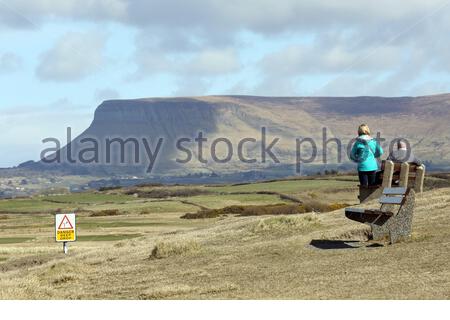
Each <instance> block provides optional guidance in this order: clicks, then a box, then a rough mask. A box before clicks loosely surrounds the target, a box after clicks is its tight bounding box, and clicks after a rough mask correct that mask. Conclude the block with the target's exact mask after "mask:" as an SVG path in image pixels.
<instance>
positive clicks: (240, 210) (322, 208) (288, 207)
mask: <svg viewBox="0 0 450 320" xmlns="http://www.w3.org/2000/svg"><path fill="white" fill-rule="evenodd" d="M348 206H349V204H347V203H331V204H327V203H322V202H320V201H315V200H309V201H305V202H303V203H301V204H284V203H279V204H273V205H264V206H262V205H259V206H256V205H253V206H236V205H235V206H229V207H225V208H221V209H201V210H199V211H198V212H196V213H186V214H185V215H183V216H181V218H182V219H206V218H218V217H220V216H226V215H229V214H234V215H238V216H267V215H290V214H299V213H306V212H330V211H334V210H338V209H341V208H345V207H348Z"/></svg>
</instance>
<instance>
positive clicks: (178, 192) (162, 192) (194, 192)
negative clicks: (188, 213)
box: [126, 188, 211, 199]
mask: <svg viewBox="0 0 450 320" xmlns="http://www.w3.org/2000/svg"><path fill="white" fill-rule="evenodd" d="M210 193H211V192H210V191H208V190H202V189H192V188H184V189H170V188H156V189H152V190H149V191H140V190H135V189H134V190H129V191H127V192H126V194H128V195H130V194H137V195H138V197H139V198H156V199H164V198H169V197H193V196H198V195H203V194H210Z"/></svg>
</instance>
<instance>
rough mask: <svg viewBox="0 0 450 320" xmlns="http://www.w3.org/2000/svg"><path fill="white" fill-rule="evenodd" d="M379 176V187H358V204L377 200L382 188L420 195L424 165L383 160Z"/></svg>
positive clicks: (423, 177) (423, 178)
mask: <svg viewBox="0 0 450 320" xmlns="http://www.w3.org/2000/svg"><path fill="white" fill-rule="evenodd" d="M381 176H382V180H381V184H380V185H376V186H369V187H365V186H359V196H358V198H359V201H360V203H363V202H367V201H370V200H374V199H376V198H379V197H380V196H381V193H382V190H383V189H384V188H391V187H404V188H412V189H414V191H415V192H416V193H422V192H423V182H424V180H425V165H423V164H422V165H417V164H415V163H409V162H401V163H400V162H392V161H389V160H383V161H382V162H381Z"/></svg>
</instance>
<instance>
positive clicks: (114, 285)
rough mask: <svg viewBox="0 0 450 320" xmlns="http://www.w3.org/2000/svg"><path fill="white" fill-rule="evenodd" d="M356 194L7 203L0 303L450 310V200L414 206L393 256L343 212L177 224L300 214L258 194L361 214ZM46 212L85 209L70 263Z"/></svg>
mask: <svg viewBox="0 0 450 320" xmlns="http://www.w3.org/2000/svg"><path fill="white" fill-rule="evenodd" d="M355 184H356V183H355V182H353V184H352V183H350V184H349V181H337V180H336V179H331V180H330V181H326V180H321V181H315V182H314V183H313V182H312V181H304V180H298V181H282V182H273V183H258V184H250V185H240V186H226V187H211V186H203V187H199V188H202V189H204V190H207V191H208V192H209V193H205V194H201V195H195V196H184V197H170V196H169V197H166V198H158V199H157V198H142V197H136V195H135V194H136V193H134V194H128V195H127V194H125V193H131V192H130V191H132V192H136V191H141V192H143V191H148V190H151V189H152V188H155V187H141V188H137V189H132V190H130V189H120V190H111V191H108V192H105V193H96V194H92V193H88V194H85V195H83V194H76V195H64V196H60V197H58V196H55V197H51V198H49V197H40V198H33V199H28V200H9V201H0V208H1V209H0V211H2V213H1V214H0V228H1V236H0V244H1V247H0V269H1V270H2V272H1V274H0V298H2V299H26V298H33V299H104V298H110V299H179V298H195V299H206V298H217V299H219V298H220V299H222V298H231V299H234V298H255V299H270V298H275V299H280V298H293V299H297V298H306V299H309V298H311V299H316V298H319V299H327V298H344V299H346V298H375V299H381V298H394V299H396V298H407V299H423V298H427V299H431V298H434V299H445V298H447V299H448V298H450V271H449V270H450V262H449V259H448V256H449V254H450V216H449V215H448V208H449V206H450V189H449V188H443V189H436V190H431V191H427V192H425V193H424V194H423V195H422V196H420V197H419V198H418V200H417V207H416V212H415V217H414V231H413V235H412V237H411V239H410V240H408V241H406V242H403V243H398V244H395V245H384V244H383V243H381V244H376V243H372V242H359V241H358V240H367V234H368V232H367V228H366V227H365V226H364V225H362V224H359V223H356V222H354V221H350V220H347V219H345V217H344V215H343V210H337V211H333V212H328V213H306V214H295V215H287V216H286V215H281V216H279V215H277V216H250V217H240V216H236V215H227V216H221V217H219V218H213V219H194V220H186V219H180V216H181V215H182V214H184V213H186V212H195V211H196V210H198V209H199V206H208V207H211V208H213V207H222V206H225V205H229V204H230V203H234V204H239V205H247V204H265V205H266V204H275V203H280V202H284V203H286V204H287V203H289V204H292V202H291V201H289V200H282V199H280V197H279V196H278V195H277V194H255V193H252V192H261V191H272V192H281V191H283V192H285V193H289V194H293V195H296V196H297V197H299V198H300V199H301V200H305V201H306V200H308V199H310V200H311V199H312V198H314V197H318V198H319V199H320V200H321V201H336V200H337V199H338V197H340V196H339V195H345V197H347V198H348V199H353V203H355V202H356V201H355V200H356V192H355V191H356V189H355V188H354V186H355ZM173 188H177V189H180V188H190V187H186V186H184V187H183V186H178V187H173ZM196 188H197V187H196ZM333 190H334V191H333ZM172 191H173V190H172ZM239 192H247V193H239ZM152 194H153V195H155V194H157V193H152ZM336 194H337V195H338V196H336ZM324 199H325V200H324ZM49 200H51V202H48V201H49ZM316 200H317V199H316ZM27 201H28V202H29V203H28V204H27V206H26V205H24V204H25V203H27ZM49 203H50V204H52V205H53V204H57V205H59V206H60V207H61V208H64V206H66V205H67V208H69V207H75V208H77V209H78V211H77V212H79V214H78V235H79V241H78V242H76V243H73V244H71V245H70V250H69V254H68V255H67V256H65V255H64V254H62V253H61V245H60V244H55V243H54V240H53V238H52V236H53V216H52V212H53V211H52V210H53V208H52V207H48V204H49ZM15 205H21V208H20V210H17V212H16V213H15V212H13V210H11V208H14V206H15ZM373 205H376V204H368V205H367V206H373ZM25 207H27V208H28V211H26V212H23V209H24V208H25ZM30 208H33V210H30ZM19 212H20V213H19ZM99 212H101V213H104V214H110V215H104V216H101V215H98V213H99Z"/></svg>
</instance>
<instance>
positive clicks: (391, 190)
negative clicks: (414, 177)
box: [383, 187, 406, 195]
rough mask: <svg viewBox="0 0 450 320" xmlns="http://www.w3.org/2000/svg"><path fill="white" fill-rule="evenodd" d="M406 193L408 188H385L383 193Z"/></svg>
mask: <svg viewBox="0 0 450 320" xmlns="http://www.w3.org/2000/svg"><path fill="white" fill-rule="evenodd" d="M405 193H406V188H401V187H400V188H384V189H383V194H387V195H403V194H405Z"/></svg>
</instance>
